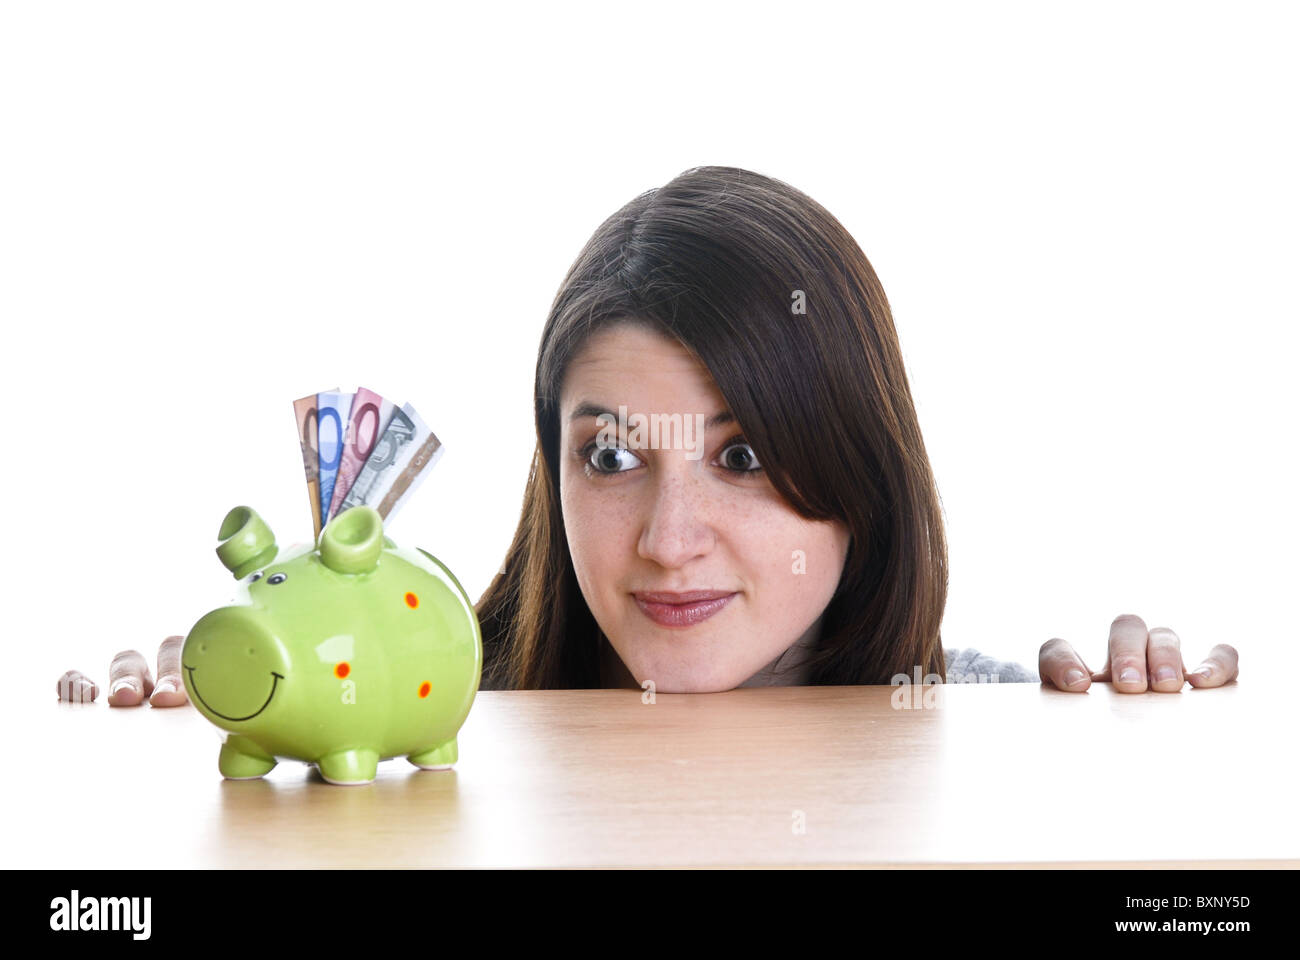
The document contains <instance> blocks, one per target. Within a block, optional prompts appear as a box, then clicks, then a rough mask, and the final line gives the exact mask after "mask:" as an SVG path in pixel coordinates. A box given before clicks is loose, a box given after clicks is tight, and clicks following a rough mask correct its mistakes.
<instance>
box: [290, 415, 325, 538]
mask: <svg viewBox="0 0 1300 960" xmlns="http://www.w3.org/2000/svg"><path fill="white" fill-rule="evenodd" d="M293 416H294V419H295V420H296V421H298V443H299V444H300V445H301V447H302V472H303V473H304V474H305V475H306V477H307V497H308V499H309V501H310V502H311V522H312V526H313V527H314V528H315V534H316V535H317V536H319V535H320V531H321V512H320V452H319V450H317V448H316V430H317V423H316V394H314V393H312V394H308V395H307V396H305V397H303V398H302V399H301V400H295V401H294V402H293Z"/></svg>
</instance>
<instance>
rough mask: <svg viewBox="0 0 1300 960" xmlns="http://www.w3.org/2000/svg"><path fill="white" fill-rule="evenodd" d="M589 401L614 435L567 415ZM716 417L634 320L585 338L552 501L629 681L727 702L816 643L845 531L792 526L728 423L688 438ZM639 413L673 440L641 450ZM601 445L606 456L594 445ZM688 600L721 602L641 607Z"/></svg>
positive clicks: (707, 379)
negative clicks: (670, 422)
mask: <svg viewBox="0 0 1300 960" xmlns="http://www.w3.org/2000/svg"><path fill="white" fill-rule="evenodd" d="M586 405H591V406H593V407H595V408H596V409H599V410H606V411H609V412H610V413H611V414H613V418H614V420H615V426H614V427H612V428H607V429H605V432H604V433H602V428H604V426H605V424H604V423H603V422H602V421H601V420H599V419H597V415H596V414H595V413H594V412H591V411H590V410H588V411H587V412H586V413H582V414H581V415H579V416H578V417H577V419H574V414H575V411H577V410H578V408H579V407H580V406H586ZM620 405H621V406H624V407H626V417H627V427H626V429H627V431H628V433H627V434H625V435H624V436H622V437H618V436H617V434H615V433H614V431H615V430H617V425H616V421H617V417H618V414H619V407H620ZM725 412H727V410H726V404H725V402H724V401H723V398H722V395H721V394H720V393H719V392H718V389H717V387H716V385H715V384H714V383H713V379H712V377H711V376H710V375H709V373H708V371H707V370H706V369H705V367H704V366H703V365H701V364H700V363H699V362H698V361H696V360H695V359H694V357H692V356H691V354H690V353H688V352H687V351H686V349H685V348H683V347H682V346H681V344H679V343H678V342H677V341H676V340H673V339H670V338H667V337H665V336H664V335H662V334H660V333H658V332H656V331H653V330H650V329H647V328H645V327H642V326H639V325H636V324H632V323H620V324H616V325H614V326H612V327H607V328H605V329H603V330H601V331H600V332H598V333H596V334H594V335H593V336H592V337H590V338H589V339H588V341H587V343H586V344H585V346H584V348H583V349H582V351H581V352H580V353H579V354H578V355H577V356H576V357H575V358H574V359H573V361H572V362H571V364H570V366H569V369H568V372H567V374H566V376H565V380H564V384H563V386H562V390H561V395H560V420H561V431H560V433H561V450H560V464H561V466H560V499H561V508H562V510H563V513H564V527H565V532H566V535H567V537H568V544H569V552H570V554H571V556H572V559H573V566H574V570H575V571H576V573H577V579H578V584H579V586H580V587H581V589H582V593H583V596H584V597H585V598H586V601H587V605H588V606H589V607H590V608H591V612H592V614H593V616H594V617H595V619H596V623H597V624H598V625H599V626H600V629H601V630H602V631H603V632H604V634H605V636H606V637H607V638H608V639H609V642H610V645H611V646H612V647H613V648H614V650H615V652H617V654H618V656H619V657H620V658H621V659H622V661H623V663H624V664H625V665H626V666H627V668H628V670H629V672H630V673H631V674H632V677H633V678H634V679H635V681H636V682H637V683H638V684H642V683H644V682H645V681H647V680H649V681H653V682H654V685H655V689H656V690H658V691H660V692H664V693H707V692H712V691H719V690H730V689H732V688H734V687H738V686H740V685H741V684H743V683H744V682H745V681H746V680H748V679H749V678H751V677H753V676H754V674H756V673H758V672H759V671H760V670H762V669H763V668H764V667H765V666H767V665H768V664H770V663H771V662H772V661H773V660H774V659H775V658H777V657H778V656H779V655H780V654H782V653H783V652H784V651H785V650H786V649H787V648H789V647H790V646H791V645H792V644H794V643H795V642H796V641H798V642H801V643H802V642H809V641H811V640H813V639H815V635H816V633H817V631H818V630H819V628H820V621H821V615H822V612H823V611H824V610H825V608H826V604H827V603H828V602H829V601H830V599H831V596H832V595H833V594H834V593H835V587H836V585H837V584H838V583H839V578H840V573H841V571H842V570H843V568H844V562H845V559H846V557H847V553H848V546H849V533H848V528H847V527H846V526H844V525H843V524H841V523H838V522H834V523H831V522H816V521H810V520H805V519H804V518H802V517H800V516H799V515H798V514H797V513H795V512H794V511H793V510H792V509H791V508H790V507H789V506H788V505H787V504H786V503H785V501H783V500H782V499H781V498H780V497H779V495H778V494H777V493H776V491H775V490H774V489H773V487H772V486H771V484H770V483H769V482H768V480H767V477H766V475H765V473H764V472H762V471H761V470H759V471H754V470H753V468H754V467H755V466H759V467H761V466H762V465H761V464H759V463H758V461H757V460H756V459H755V457H754V454H753V451H752V450H750V448H749V447H748V446H747V445H746V444H745V442H744V439H743V437H742V438H738V434H739V432H740V428H739V425H738V424H736V423H735V422H734V421H733V422H730V423H716V424H713V425H710V426H708V427H707V429H705V430H704V431H703V433H702V435H701V436H698V437H697V436H696V435H695V434H694V428H695V426H696V425H697V424H699V423H701V422H703V421H707V420H708V419H709V418H712V417H713V416H714V415H715V414H720V413H725ZM638 414H641V415H644V416H645V417H646V418H647V420H649V418H651V417H656V416H671V415H673V414H677V415H678V418H679V419H678V422H680V423H681V424H682V425H683V427H684V428H685V429H683V430H681V431H678V430H672V431H669V430H663V431H661V432H660V434H659V437H658V441H657V443H655V444H652V443H651V439H652V436H653V435H651V437H643V438H638V437H637V436H636V434H635V432H634V428H635V427H636V425H637V420H636V415H638ZM697 415H698V416H697ZM660 422H661V423H662V422H666V421H660ZM688 424H689V426H687V425H688ZM611 434H612V435H614V436H615V447H614V448H605V449H602V448H600V447H598V446H597V445H596V441H597V440H598V439H599V438H601V437H605V438H608V437H610V436H611ZM700 590H708V591H717V592H720V593H722V594H724V595H727V596H729V599H725V600H723V601H715V602H713V603H706V604H704V605H703V606H699V605H696V606H695V607H691V606H689V605H687V606H681V605H665V604H656V603H652V602H650V601H649V600H647V599H646V598H644V597H640V598H638V595H639V594H643V593H645V592H671V593H683V592H686V591H700ZM677 599H680V598H677ZM642 601H645V602H644V604H643V602H642ZM710 610H712V611H714V612H712V614H711V615H709V612H710ZM701 617H702V619H701Z"/></svg>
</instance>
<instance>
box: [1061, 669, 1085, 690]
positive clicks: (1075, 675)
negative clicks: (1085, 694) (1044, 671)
mask: <svg viewBox="0 0 1300 960" xmlns="http://www.w3.org/2000/svg"><path fill="white" fill-rule="evenodd" d="M1082 682H1083V671H1082V670H1080V669H1079V668H1078V667H1071V668H1070V669H1069V670H1066V671H1065V685H1066V686H1067V687H1072V686H1074V685H1075V684H1076V683H1082Z"/></svg>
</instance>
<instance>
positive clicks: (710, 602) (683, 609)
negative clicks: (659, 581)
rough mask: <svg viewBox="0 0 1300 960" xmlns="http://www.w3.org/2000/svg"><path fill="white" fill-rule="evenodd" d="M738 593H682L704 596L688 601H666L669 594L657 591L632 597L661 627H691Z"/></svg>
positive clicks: (690, 595)
mask: <svg viewBox="0 0 1300 960" xmlns="http://www.w3.org/2000/svg"><path fill="white" fill-rule="evenodd" d="M735 595H736V594H735V593H734V592H733V593H721V592H719V591H703V592H700V593H695V594H680V596H682V597H687V598H691V597H702V598H701V599H690V600H689V602H686V603H666V602H664V600H663V598H664V597H665V596H667V595H665V594H661V593H659V594H656V593H634V594H632V598H633V599H634V600H636V605H637V606H638V607H640V608H641V612H642V613H644V614H645V615H646V616H647V617H649V618H650V619H651V620H653V621H654V622H655V623H657V624H659V625H660V626H661V627H689V626H692V625H694V624H697V623H700V622H701V621H704V620H707V619H709V617H711V616H713V615H714V614H715V613H717V612H718V611H719V610H721V609H722V608H723V607H725V606H726V605H727V604H728V603H730V602H731V598H732V597H734V596H735Z"/></svg>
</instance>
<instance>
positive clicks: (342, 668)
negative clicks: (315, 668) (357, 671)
mask: <svg viewBox="0 0 1300 960" xmlns="http://www.w3.org/2000/svg"><path fill="white" fill-rule="evenodd" d="M351 672H352V668H351V667H350V666H348V662H347V661H346V660H345V661H343V662H342V663H340V664H338V665H337V666H336V667H335V668H334V676H336V677H338V678H339V679H340V680H342V679H343V678H344V677H346V676H347V675H348V674H349V673H351Z"/></svg>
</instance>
